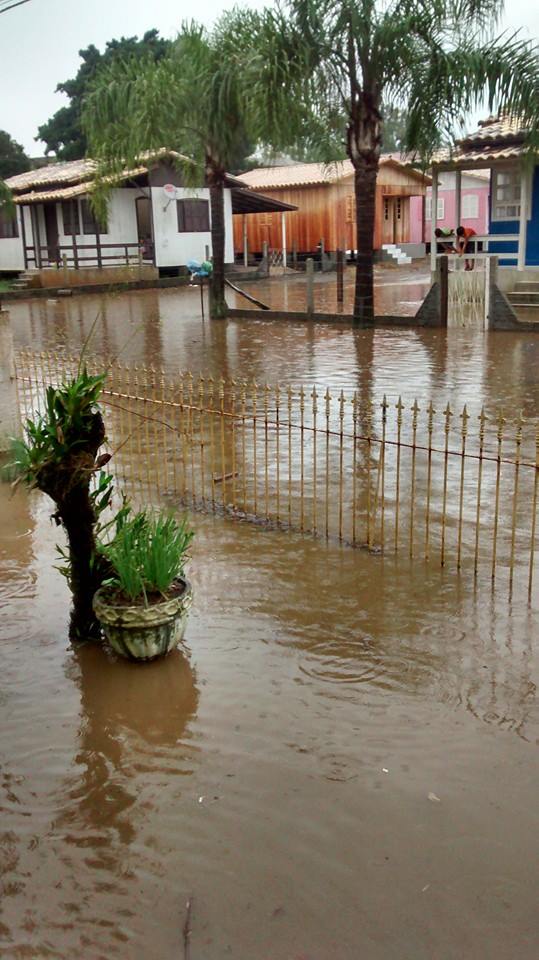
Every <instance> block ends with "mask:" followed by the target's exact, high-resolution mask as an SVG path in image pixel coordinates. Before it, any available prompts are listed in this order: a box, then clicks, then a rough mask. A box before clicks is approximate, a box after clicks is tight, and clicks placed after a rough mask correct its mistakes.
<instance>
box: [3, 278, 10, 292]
mask: <svg viewBox="0 0 539 960" xmlns="http://www.w3.org/2000/svg"><path fill="white" fill-rule="evenodd" d="M8 290H11V280H0V293H7V292H8Z"/></svg>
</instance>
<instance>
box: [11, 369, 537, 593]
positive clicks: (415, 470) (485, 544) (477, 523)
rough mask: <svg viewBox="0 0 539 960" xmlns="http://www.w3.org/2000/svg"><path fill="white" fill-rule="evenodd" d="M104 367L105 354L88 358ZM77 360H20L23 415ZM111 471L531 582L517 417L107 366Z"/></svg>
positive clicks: (527, 441) (530, 433)
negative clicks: (100, 358) (509, 417)
mask: <svg viewBox="0 0 539 960" xmlns="http://www.w3.org/2000/svg"><path fill="white" fill-rule="evenodd" d="M87 363H88V368H89V369H90V370H91V371H92V372H98V371H100V370H102V369H103V361H102V360H101V361H99V360H96V359H89V360H88V361H87ZM78 364H79V359H78V358H72V357H66V356H63V355H59V354H56V353H46V354H34V353H32V352H29V351H21V352H20V353H19V354H18V355H17V358H16V374H17V385H18V394H19V400H20V406H21V411H22V413H23V415H24V416H31V415H32V414H33V413H34V411H40V410H42V408H43V400H44V390H45V387H46V386H47V385H48V384H52V385H58V384H59V383H60V382H62V380H64V379H65V378H69V377H71V376H72V375H73V374H74V373H75V371H76V369H77V366H78ZM103 404H104V409H105V420H106V426H107V436H108V444H109V451H110V452H111V453H112V454H113V456H112V461H111V466H112V469H113V471H114V473H115V475H116V477H117V480H118V482H119V483H120V485H121V486H123V488H125V490H126V492H129V493H131V494H133V495H135V496H138V497H142V498H144V500H154V499H158V500H160V501H162V500H163V499H165V500H170V501H178V500H180V501H181V502H182V503H186V504H190V505H192V506H194V507H196V508H200V509H203V510H208V511H215V512H221V513H225V514H230V515H233V516H235V517H240V518H243V519H248V520H253V521H257V522H266V523H268V524H272V525H275V526H276V527H279V528H283V529H288V530H295V531H300V532H303V533H309V534H312V535H315V536H318V537H322V538H336V539H338V540H339V541H341V542H343V543H347V544H350V545H352V546H355V547H366V548H368V549H369V550H371V551H373V552H377V553H380V552H381V553H384V554H387V553H392V554H401V555H402V554H404V555H405V556H407V557H409V558H410V559H416V560H418V559H422V560H429V561H431V562H436V563H438V564H440V565H441V566H443V567H450V568H456V569H457V570H464V569H467V570H469V571H470V573H471V574H472V575H473V576H474V577H477V576H478V575H479V573H481V575H484V574H485V573H488V575H489V576H490V577H491V578H492V579H495V578H496V577H498V576H499V575H503V576H504V577H506V579H507V580H508V583H509V587H510V589H511V590H512V587H513V583H514V582H516V579H517V578H518V580H519V583H521V584H522V583H525V586H526V589H527V593H528V596H529V598H530V599H531V597H532V590H533V586H534V566H535V556H536V548H537V544H536V525H537V501H538V493H539V432H538V428H537V424H535V423H533V424H532V423H526V422H525V421H524V419H523V417H522V416H521V415H519V416H517V417H516V418H515V419H512V420H511V419H508V418H507V417H506V416H505V415H504V413H503V412H502V411H498V412H497V413H495V414H491V413H489V415H487V413H486V412H485V411H484V410H483V409H482V410H480V411H479V412H477V411H474V412H473V414H472V413H470V412H469V411H468V410H467V408H466V406H465V407H464V408H463V409H462V410H459V411H457V410H454V409H452V408H451V406H450V405H449V404H447V405H446V406H445V407H444V408H443V409H435V407H434V406H433V403H432V402H429V403H427V404H425V405H423V406H420V405H419V404H418V402H417V401H415V402H414V403H413V404H412V406H411V407H409V406H405V405H404V404H403V403H402V401H401V399H400V398H397V399H395V398H393V399H391V400H390V399H388V398H386V397H385V396H384V397H383V398H381V399H380V400H379V401H378V402H376V403H374V402H371V401H365V399H364V398H362V397H360V396H359V395H358V394H357V393H354V394H353V395H352V396H349V397H348V396H345V395H344V393H343V392H342V391H340V392H338V393H337V394H335V395H333V394H332V393H331V392H330V391H329V389H326V390H321V389H319V388H317V387H313V388H311V389H309V390H305V389H304V388H303V387H300V388H299V389H293V388H292V387H291V386H287V387H282V386H279V385H276V386H270V385H269V384H264V385H259V384H257V383H255V382H254V381H247V380H224V379H218V380H214V379H213V378H212V377H211V376H210V377H203V376H200V377H197V378H195V377H193V375H192V374H191V373H189V372H187V373H179V374H178V375H177V377H175V378H174V379H171V378H170V377H168V376H166V375H165V373H164V371H163V370H156V369H154V368H152V367H145V366H137V365H132V366H129V367H128V366H125V365H122V364H120V363H118V362H115V361H113V362H111V363H110V365H109V367H108V374H107V381H106V388H105V391H104V394H103Z"/></svg>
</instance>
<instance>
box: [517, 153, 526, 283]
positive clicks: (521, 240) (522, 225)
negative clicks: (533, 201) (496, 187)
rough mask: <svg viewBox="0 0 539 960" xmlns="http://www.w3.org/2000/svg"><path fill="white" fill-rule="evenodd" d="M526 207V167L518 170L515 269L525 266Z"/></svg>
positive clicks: (521, 268)
mask: <svg viewBox="0 0 539 960" xmlns="http://www.w3.org/2000/svg"><path fill="white" fill-rule="evenodd" d="M527 207H528V172H527V170H526V168H525V167H524V168H522V169H521V171H520V219H519V226H518V261H517V270H524V267H525V266H526V239H527V226H528V220H527V213H528V211H527Z"/></svg>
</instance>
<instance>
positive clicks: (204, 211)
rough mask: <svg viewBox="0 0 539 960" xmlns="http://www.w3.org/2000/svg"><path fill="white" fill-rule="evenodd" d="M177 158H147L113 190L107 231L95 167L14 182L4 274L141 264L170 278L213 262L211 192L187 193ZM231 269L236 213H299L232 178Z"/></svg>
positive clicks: (0, 242) (3, 244)
mask: <svg viewBox="0 0 539 960" xmlns="http://www.w3.org/2000/svg"><path fill="white" fill-rule="evenodd" d="M180 159H181V160H185V158H180V157H179V155H178V154H175V153H173V152H172V151H166V150H162V151H159V153H158V154H153V155H151V156H150V155H144V156H143V157H141V161H140V165H139V166H137V167H136V168H135V169H131V170H125V171H123V173H122V174H121V177H120V178H119V181H118V183H117V185H116V186H115V187H114V188H113V189H112V190H111V193H110V198H109V206H108V216H107V223H106V224H97V223H96V221H95V218H94V216H93V213H92V208H91V205H90V202H89V197H90V194H91V191H92V187H93V182H94V178H95V173H96V164H95V162H94V161H92V160H88V159H87V160H74V161H71V162H66V163H54V164H50V165H48V166H45V167H41V168H40V169H38V170H31V171H29V172H28V173H22V174H19V175H18V176H15V177H11V178H10V179H9V180H8V181H7V184H8V186H9V187H10V189H11V191H12V193H13V197H14V201H15V205H16V208H17V216H16V219H10V218H8V217H6V216H3V217H1V218H0V273H1V272H10V271H22V270H27V271H28V270H29V271H42V270H47V269H49V268H56V267H57V266H58V265H60V264H62V263H63V264H64V266H67V267H68V268H72V269H77V270H82V269H84V268H85V267H93V268H96V267H97V268H99V269H102V268H105V267H107V266H120V265H125V264H129V263H136V262H138V261H139V260H140V259H142V260H143V261H144V262H146V263H147V264H148V265H153V266H154V267H156V268H157V269H158V270H159V272H160V273H161V272H162V273H167V272H171V271H175V270H177V269H178V268H179V267H182V266H185V264H186V263H187V262H188V261H189V260H203V259H205V257H206V256H208V255H209V256H211V229H210V228H211V223H210V203H209V189H207V188H206V187H200V188H198V189H193V188H192V187H187V186H186V185H185V181H184V179H183V178H182V175H181V172H180V166H179V165H178V163H177V162H175V161H178V160H180ZM224 194H225V262H226V263H233V262H234V243H233V226H232V224H233V220H232V217H233V214H235V213H241V214H248V213H256V212H261V211H262V212H265V211H273V210H284V209H293V208H292V207H290V206H289V205H287V204H283V203H279V202H278V201H275V200H273V199H270V198H269V197H263V196H261V195H260V194H252V193H251V192H250V191H249V190H248V189H247V188H246V185H245V184H243V183H242V181H241V180H238V179H236V178H235V177H231V176H228V177H227V180H226V186H225V191H224Z"/></svg>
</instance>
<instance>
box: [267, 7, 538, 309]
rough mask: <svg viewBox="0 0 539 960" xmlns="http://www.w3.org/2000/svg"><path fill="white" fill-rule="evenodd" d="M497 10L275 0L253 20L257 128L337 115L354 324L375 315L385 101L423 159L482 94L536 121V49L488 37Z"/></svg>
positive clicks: (301, 127) (294, 131)
mask: <svg viewBox="0 0 539 960" xmlns="http://www.w3.org/2000/svg"><path fill="white" fill-rule="evenodd" d="M502 9H503V3H501V2H500V0H384V2H381V0H284V6H282V7H277V8H276V9H275V10H273V11H267V12H266V13H265V14H263V15H262V16H261V18H260V29H259V32H258V34H257V36H256V37H255V38H254V39H253V58H252V63H251V66H252V68H253V83H252V85H251V88H250V95H251V97H252V98H253V100H256V101H257V102H258V106H259V116H260V122H261V125H262V128H263V133H264V135H265V137H266V138H267V139H269V140H270V142H271V140H272V138H273V137H275V135H276V134H277V136H278V137H279V138H280V139H285V140H286V138H287V137H288V138H289V139H290V140H293V139H294V138H295V137H296V138H297V136H298V134H300V133H301V132H302V131H305V120H306V117H308V115H309V112H311V113H312V114H314V115H316V117H317V118H318V120H319V121H321V123H320V122H319V123H317V124H316V125H315V129H317V130H320V129H322V130H323V129H324V128H325V127H326V126H327V127H328V128H330V127H331V123H332V122H334V119H335V117H336V116H339V115H344V117H345V128H344V129H342V135H343V139H344V141H345V146H346V154H347V156H348V157H349V159H350V161H351V162H352V165H353V168H354V189H355V199H356V211H357V214H356V219H357V239H356V247H357V250H358V257H357V271H356V285H355V298H354V320H355V322H358V323H359V322H366V323H372V321H373V319H374V303H373V239H374V217H375V193H376V179H377V173H378V165H379V158H380V149H381V145H382V141H383V135H384V111H383V103H384V101H385V102H389V103H392V104H394V105H396V106H399V107H400V108H401V109H402V110H404V111H405V113H406V115H407V118H408V122H407V129H406V137H405V143H404V144H403V147H404V149H409V150H416V151H418V152H419V153H421V154H422V155H423V156H424V157H428V156H429V151H430V150H431V149H432V147H433V145H436V144H437V143H439V141H440V137H441V136H442V135H443V134H445V135H446V136H453V133H454V130H455V128H456V126H457V124H458V121H459V120H460V118H461V117H462V115H463V114H466V113H468V112H470V111H471V110H474V109H477V108H480V107H481V106H483V104H485V101H486V104H487V105H488V108H489V110H491V111H492V110H493V109H495V108H496V109H498V110H502V111H505V112H510V113H511V114H513V115H516V114H518V115H521V116H524V117H526V118H527V119H528V120H529V121H530V127H531V130H532V131H534V130H535V131H537V118H538V114H539V96H538V93H539V80H538V59H537V47H536V46H534V45H533V44H530V43H526V42H524V41H522V40H521V39H520V38H519V37H518V36H501V37H498V38H497V39H493V37H492V25H493V24H495V23H496V20H497V18H498V16H499V14H500V13H501V11H502ZM257 51H258V53H257ZM325 118H327V119H328V123H327V124H326V123H325Z"/></svg>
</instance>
